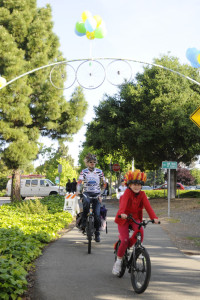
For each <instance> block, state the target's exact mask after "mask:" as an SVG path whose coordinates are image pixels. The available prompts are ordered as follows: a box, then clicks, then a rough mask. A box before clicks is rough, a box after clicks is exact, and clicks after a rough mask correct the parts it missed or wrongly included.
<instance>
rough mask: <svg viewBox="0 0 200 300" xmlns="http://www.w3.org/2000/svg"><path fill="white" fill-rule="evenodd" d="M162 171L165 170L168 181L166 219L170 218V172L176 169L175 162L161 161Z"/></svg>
mask: <svg viewBox="0 0 200 300" xmlns="http://www.w3.org/2000/svg"><path fill="white" fill-rule="evenodd" d="M162 169H167V172H168V179H167V192H168V217H170V196H171V195H170V170H171V169H177V162H176V161H163V162H162Z"/></svg>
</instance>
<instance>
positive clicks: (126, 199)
mask: <svg viewBox="0 0 200 300" xmlns="http://www.w3.org/2000/svg"><path fill="white" fill-rule="evenodd" d="M143 208H145V209H146V211H147V213H148V215H149V217H150V219H151V220H152V219H157V216H156V214H155V212H154V210H153V209H152V207H151V204H150V202H149V200H148V198H147V196H146V194H145V192H143V191H140V192H139V193H138V194H136V193H134V192H133V191H132V190H131V189H129V188H127V189H126V190H125V192H124V194H123V196H122V197H121V198H120V203H119V210H118V212H117V214H116V217H115V223H117V224H119V225H123V224H125V223H126V222H127V220H126V219H121V218H118V215H121V214H126V215H130V214H131V215H132V217H133V218H134V219H136V220H137V219H139V220H141V221H142V218H143V212H142V211H143Z"/></svg>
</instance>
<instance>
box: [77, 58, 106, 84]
mask: <svg viewBox="0 0 200 300" xmlns="http://www.w3.org/2000/svg"><path fill="white" fill-rule="evenodd" d="M105 78H106V72H105V68H104V66H103V65H102V64H101V63H100V62H99V61H97V60H86V61H84V62H82V63H81V64H80V65H79V66H78V68H77V71H76V79H77V81H78V83H79V84H80V86H82V87H83V88H85V89H96V88H98V87H99V86H100V85H102V83H103V82H104V80H105Z"/></svg>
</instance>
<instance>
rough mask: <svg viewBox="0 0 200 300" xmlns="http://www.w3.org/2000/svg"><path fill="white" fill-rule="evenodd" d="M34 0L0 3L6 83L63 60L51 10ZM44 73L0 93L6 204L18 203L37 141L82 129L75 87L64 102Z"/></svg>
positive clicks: (0, 55)
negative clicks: (8, 182) (8, 178)
mask: <svg viewBox="0 0 200 300" xmlns="http://www.w3.org/2000/svg"><path fill="white" fill-rule="evenodd" d="M36 2H37V1H36V0H0V74H1V76H3V77H5V78H6V79H7V81H9V80H11V79H13V78H15V77H17V76H19V75H21V74H23V73H25V72H27V71H30V70H32V69H35V68H37V67H40V66H43V65H48V64H49V63H52V62H56V61H59V60H63V57H62V53H61V52H60V51H59V40H58V37H57V36H56V35H55V34H54V33H53V22H52V16H51V8H50V6H49V5H47V6H46V7H45V8H37V3H36ZM49 73H50V69H49V68H45V69H42V70H40V71H38V72H35V73H32V74H31V75H29V76H25V77H23V78H20V79H19V80H17V81H15V82H13V83H12V84H10V85H9V86H7V87H6V88H4V89H3V90H1V91H0V143H1V146H2V149H1V152H2V153H1V157H2V159H3V160H4V161H5V163H6V165H7V166H8V167H9V168H10V169H12V178H13V185H12V186H13V188H12V195H11V197H12V200H14V199H17V200H20V169H21V168H23V167H24V166H25V165H26V164H27V163H28V162H30V161H31V160H33V159H35V158H36V155H37V153H38V145H37V141H38V138H39V136H40V134H41V135H42V136H49V137H51V138H52V139H62V140H67V139H69V138H71V136H72V135H73V134H74V133H76V132H77V131H78V130H79V129H80V128H81V126H82V125H83V117H84V115H85V113H86V109H87V103H86V101H85V99H84V96H83V93H82V90H81V89H80V88H77V89H76V90H75V91H74V93H73V95H72V97H71V99H70V101H68V102H67V101H66V99H65V97H64V96H63V90H59V89H56V88H55V87H53V86H52V84H51V82H50V81H49Z"/></svg>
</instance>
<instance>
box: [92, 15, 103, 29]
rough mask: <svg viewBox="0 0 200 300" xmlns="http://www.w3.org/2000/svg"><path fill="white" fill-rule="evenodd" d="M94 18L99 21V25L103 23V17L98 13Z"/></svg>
mask: <svg viewBox="0 0 200 300" xmlns="http://www.w3.org/2000/svg"><path fill="white" fill-rule="evenodd" d="M93 18H94V19H95V20H96V21H97V27H99V26H100V25H101V22H102V18H101V17H100V16H98V15H95V16H94V17H93Z"/></svg>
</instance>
